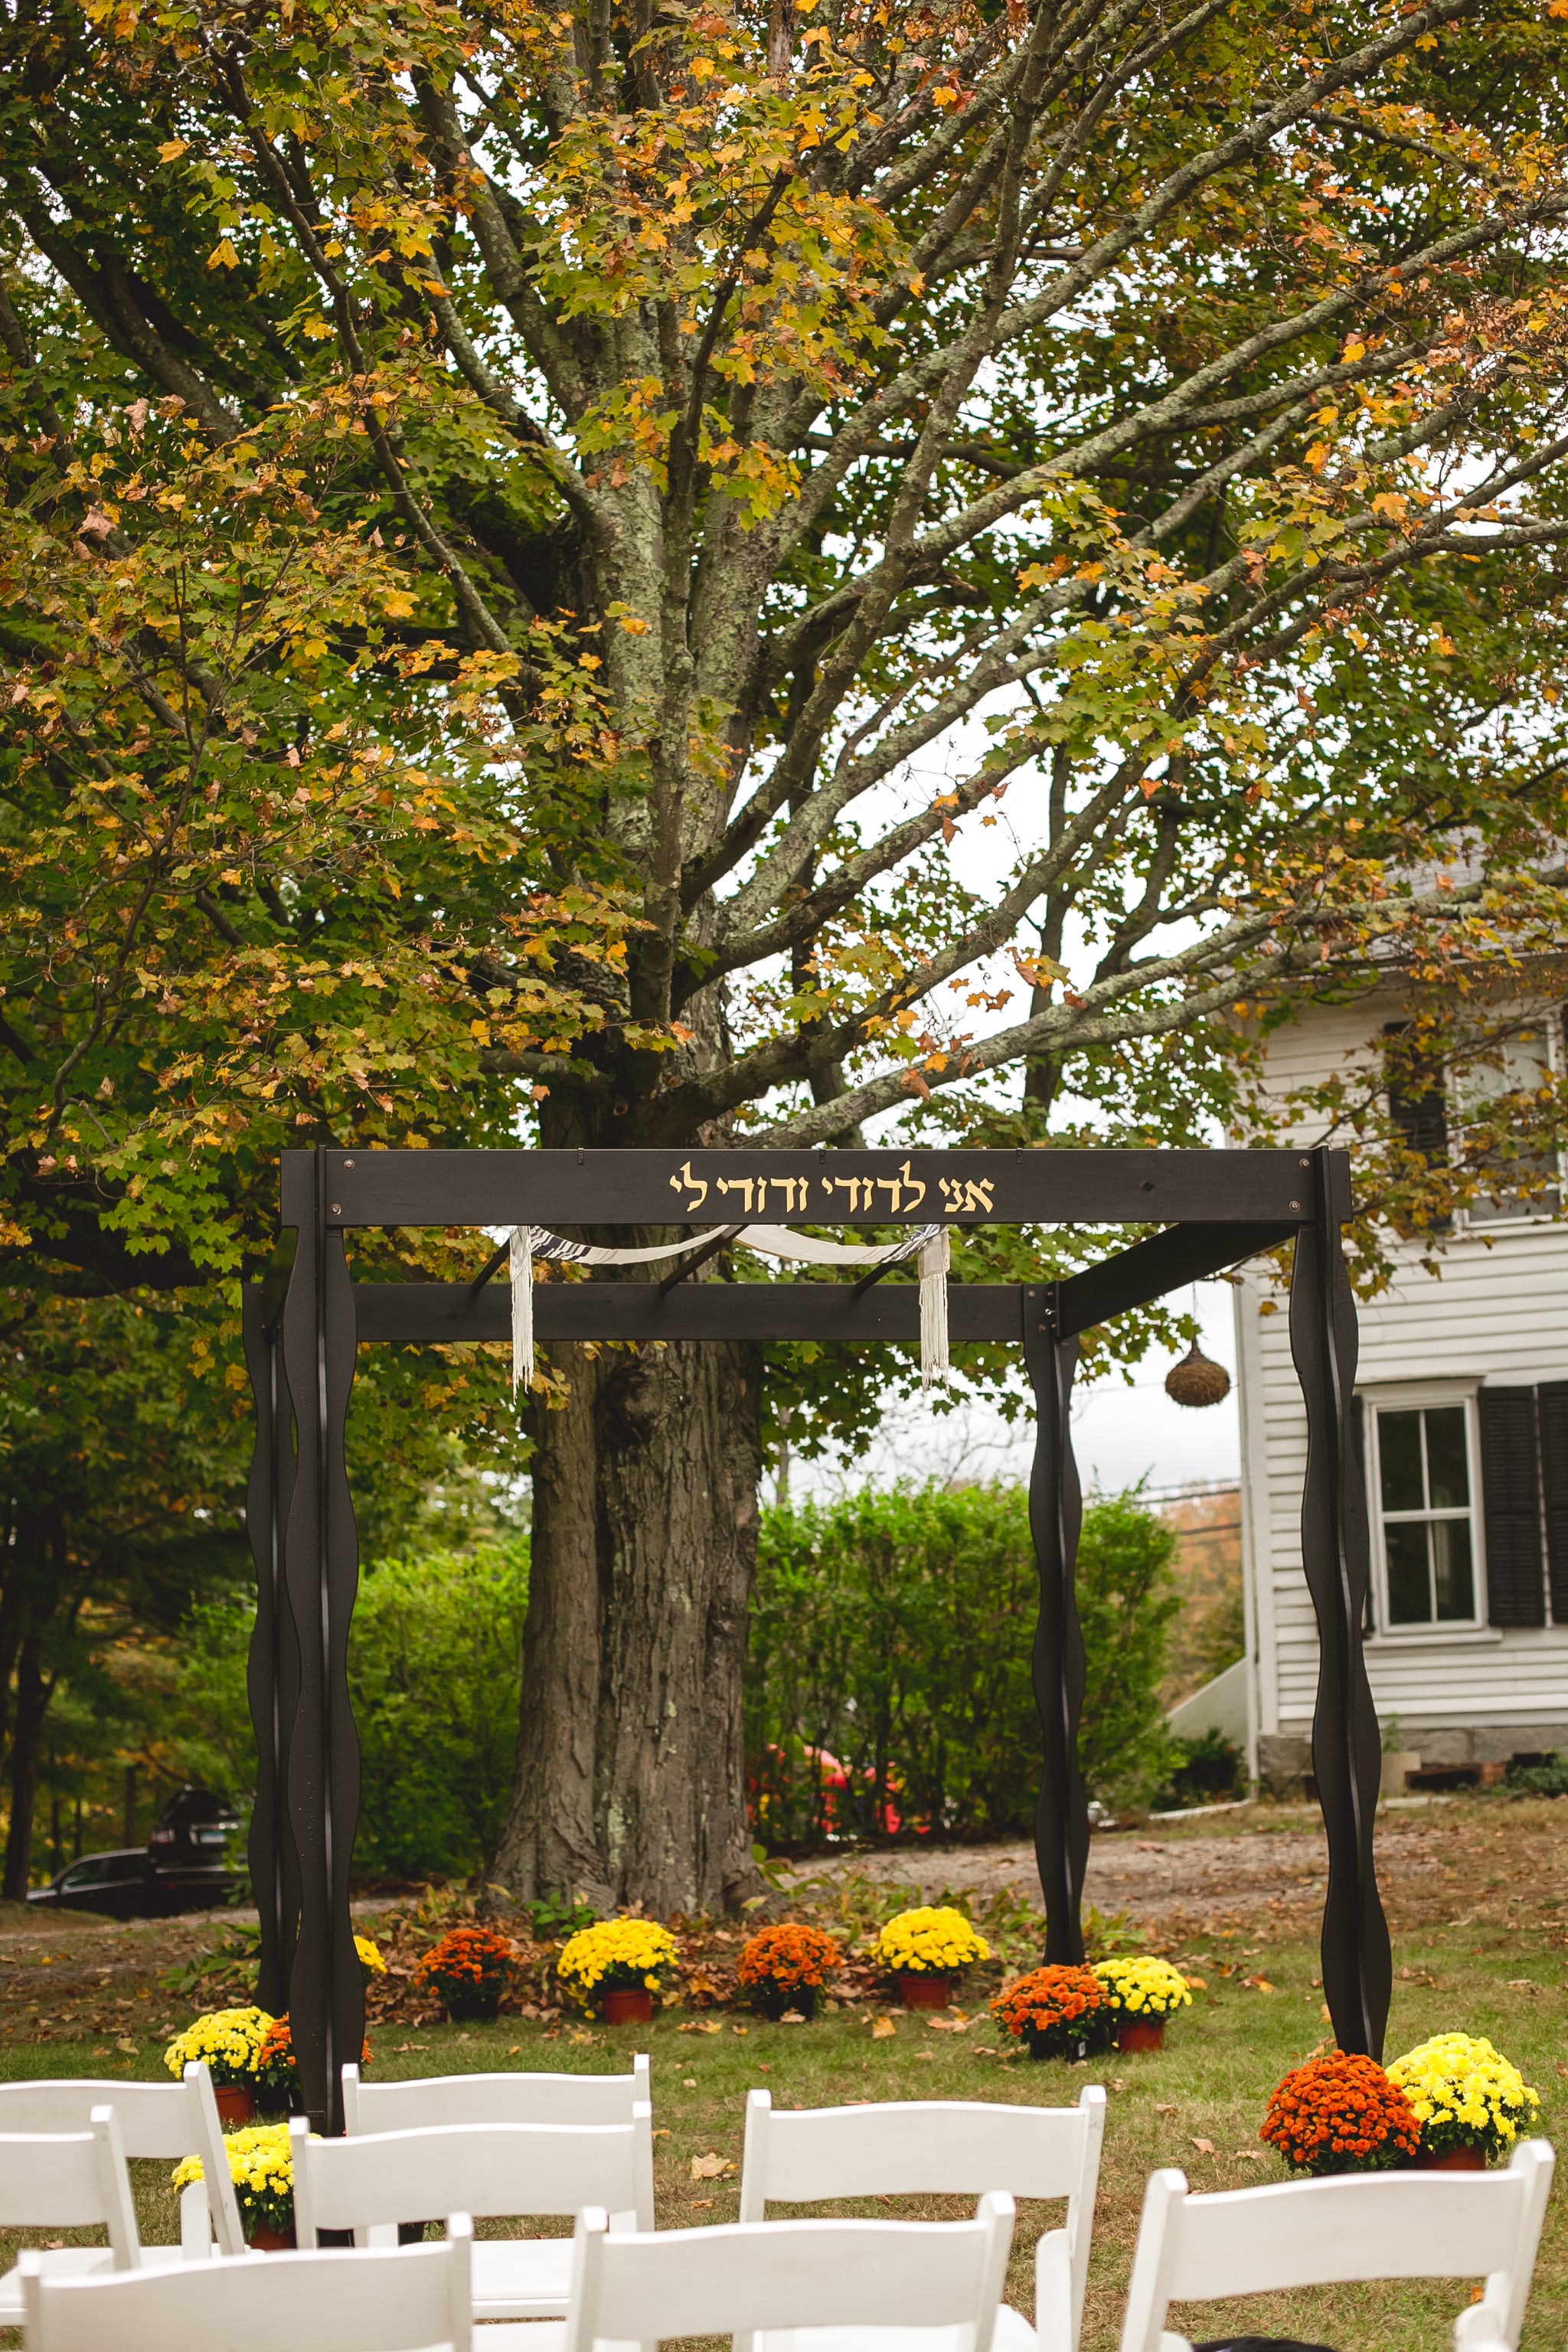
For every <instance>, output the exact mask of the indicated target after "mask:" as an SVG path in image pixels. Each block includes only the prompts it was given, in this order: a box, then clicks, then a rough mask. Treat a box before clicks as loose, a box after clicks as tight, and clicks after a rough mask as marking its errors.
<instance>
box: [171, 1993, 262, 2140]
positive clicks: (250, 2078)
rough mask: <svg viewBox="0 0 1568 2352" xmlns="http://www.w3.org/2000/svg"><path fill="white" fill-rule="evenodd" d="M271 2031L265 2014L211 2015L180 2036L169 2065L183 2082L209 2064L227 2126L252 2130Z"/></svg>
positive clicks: (239, 2011) (238, 2011) (218, 2012)
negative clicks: (193, 2066)
mask: <svg viewBox="0 0 1568 2352" xmlns="http://www.w3.org/2000/svg"><path fill="white" fill-rule="evenodd" d="M271 2025H272V2017H271V2013H270V2011H268V2010H265V2009H209V2010H207V2011H205V2012H204V2014H203V2015H202V2016H200V2017H198V2018H195V2019H193V2021H192V2022H191V2023H190V2024H189V2025H187V2026H186V2028H185V2030H184V2032H183V2033H176V2034H175V2036H174V2040H173V2042H170V2044H169V2046H168V2048H167V2049H166V2050H165V2051H164V2053H163V2063H164V2065H165V2066H167V2068H168V2070H169V2072H170V2074H173V2075H174V2079H175V2081H176V2082H179V2081H181V2080H183V2078H184V2072H185V2068H186V2067H187V2066H188V2065H189V2064H190V2063H191V2061H192V2060H193V2059H195V2058H205V2060H206V2063H207V2068H208V2071H209V2073H210V2074H211V2075H212V2082H213V2091H214V2094H215V2095H216V2099H217V2111H218V2114H219V2116H221V2117H222V2119H223V2122H224V2123H225V2125H226V2126H231V2127H232V2126H237V2125H243V2124H247V2123H249V2122H250V2120H251V2118H252V2117H253V2116H254V2115H255V2113H256V2066H257V2060H258V2057H259V2055H260V2052H261V2045H262V2043H263V2042H265V2041H266V2039H267V2035H268V2031H269V2029H270V2027H271Z"/></svg>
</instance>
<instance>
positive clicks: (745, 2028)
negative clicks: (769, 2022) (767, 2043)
mask: <svg viewBox="0 0 1568 2352" xmlns="http://www.w3.org/2000/svg"><path fill="white" fill-rule="evenodd" d="M751 2030H752V2029H751V2027H750V2026H749V2025H732V2026H731V2028H730V2031H731V2033H750V2032H751Z"/></svg>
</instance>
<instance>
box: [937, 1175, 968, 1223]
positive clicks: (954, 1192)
mask: <svg viewBox="0 0 1568 2352" xmlns="http://www.w3.org/2000/svg"><path fill="white" fill-rule="evenodd" d="M936 1181H937V1189H938V1190H939V1192H941V1194H942V1207H943V1209H944V1210H945V1212H946V1213H947V1214H948V1215H949V1216H950V1217H956V1216H957V1214H958V1213H959V1211H960V1210H961V1209H962V1208H963V1185H962V1184H961V1183H959V1182H958V1181H957V1180H956V1178H954V1177H952V1176H939V1177H938V1178H937V1180H936Z"/></svg>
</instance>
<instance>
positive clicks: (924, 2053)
mask: <svg viewBox="0 0 1568 2352" xmlns="http://www.w3.org/2000/svg"><path fill="white" fill-rule="evenodd" d="M915 2056H916V2057H917V2058H923V2059H924V2060H925V2062H926V2064H927V2065H928V2066H934V2065H935V2064H936V2052H935V2051H934V2050H917V2051H916V2052H915Z"/></svg>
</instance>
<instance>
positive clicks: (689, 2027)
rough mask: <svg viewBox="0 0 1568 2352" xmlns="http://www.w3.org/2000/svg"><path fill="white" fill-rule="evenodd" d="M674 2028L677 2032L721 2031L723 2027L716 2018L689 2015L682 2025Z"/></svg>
mask: <svg viewBox="0 0 1568 2352" xmlns="http://www.w3.org/2000/svg"><path fill="white" fill-rule="evenodd" d="M675 2030H676V2032H677V2033H722V2032H723V2031H724V2028H723V2026H722V2025H721V2023H720V2021H719V2020H718V2019H717V2018H712V2019H709V2018H706V2017H689V2018H688V2019H687V2021H686V2022H685V2024H684V2025H678V2026H677V2027H676V2029H675Z"/></svg>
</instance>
